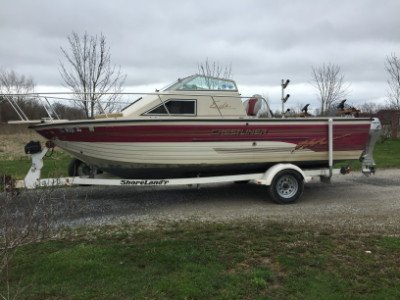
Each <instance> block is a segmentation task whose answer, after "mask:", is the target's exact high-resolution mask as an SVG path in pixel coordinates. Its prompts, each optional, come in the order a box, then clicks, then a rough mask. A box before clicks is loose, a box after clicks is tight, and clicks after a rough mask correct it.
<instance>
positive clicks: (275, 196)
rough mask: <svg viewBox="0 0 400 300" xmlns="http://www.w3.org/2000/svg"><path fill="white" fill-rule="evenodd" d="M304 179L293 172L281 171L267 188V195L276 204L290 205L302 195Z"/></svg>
mask: <svg viewBox="0 0 400 300" xmlns="http://www.w3.org/2000/svg"><path fill="white" fill-rule="evenodd" d="M303 190H304V178H303V176H302V175H301V174H300V173H299V172H297V171H295V170H282V171H280V172H279V173H278V174H276V175H275V177H274V178H273V180H272V182H271V185H270V186H269V187H268V192H269V195H270V196H271V198H272V200H273V201H274V202H276V203H278V204H292V203H295V202H296V201H298V200H299V199H300V197H301V195H302V194H303Z"/></svg>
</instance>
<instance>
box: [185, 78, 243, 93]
mask: <svg viewBox="0 0 400 300" xmlns="http://www.w3.org/2000/svg"><path fill="white" fill-rule="evenodd" d="M177 90H180V91H185V90H186V91H196V90H219V91H236V90H237V87H236V84H235V82H233V81H232V80H225V79H220V78H213V77H207V76H196V77H194V78H192V79H191V80H189V81H187V82H184V83H183V84H182V85H181V86H180V87H178V88H177Z"/></svg>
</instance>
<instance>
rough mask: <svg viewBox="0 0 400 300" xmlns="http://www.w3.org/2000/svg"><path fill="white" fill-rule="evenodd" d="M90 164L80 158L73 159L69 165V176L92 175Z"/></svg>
mask: <svg viewBox="0 0 400 300" xmlns="http://www.w3.org/2000/svg"><path fill="white" fill-rule="evenodd" d="M90 172H91V171H90V166H88V165H87V164H85V163H84V162H83V161H81V160H79V159H76V158H74V159H72V160H71V162H70V164H69V166H68V176H71V177H75V176H79V177H86V176H90Z"/></svg>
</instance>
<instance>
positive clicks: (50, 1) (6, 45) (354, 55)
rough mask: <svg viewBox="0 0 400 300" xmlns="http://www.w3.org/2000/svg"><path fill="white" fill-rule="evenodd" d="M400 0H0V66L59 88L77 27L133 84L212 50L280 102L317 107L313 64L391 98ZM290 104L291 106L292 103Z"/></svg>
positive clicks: (248, 84) (361, 97)
mask: <svg viewBox="0 0 400 300" xmlns="http://www.w3.org/2000/svg"><path fill="white" fill-rule="evenodd" d="M399 12H400V0H381V1H376V0H335V1H333V0H330V1H322V0H315V1H311V0H307V1H305V0H302V1H294V0H286V1H272V0H258V1H256V0H253V1H252V0H235V1H233V0H229V1H225V0H223V1H219V0H212V1H210V0H196V1H192V0H181V1H177V0H168V1H162V0H159V1H152V0H146V1H118V0H112V1H100V0H96V1H87V0H86V1H83V0H79V1H78V0H68V1H67V0H64V1H55V0H46V1H45V0H35V1H32V0H25V1H20V0H0V37H1V42H0V67H1V68H3V69H12V70H15V71H16V72H18V73H20V74H25V75H30V76H32V77H33V78H34V81H35V82H36V84H37V86H38V87H37V91H41V90H42V91H43V90H49V89H51V90H56V89H59V88H60V86H61V83H62V81H61V76H60V74H59V71H58V61H59V59H60V58H61V53H60V46H63V47H67V46H68V45H67V39H66V37H67V35H68V34H70V33H71V31H76V32H77V33H83V32H84V31H87V32H88V33H89V34H100V33H103V34H104V35H105V36H106V37H107V41H108V44H109V46H110V47H111V55H112V61H113V63H115V64H117V65H120V66H121V68H122V70H123V71H124V72H125V73H126V74H127V80H126V85H127V86H128V90H129V91H131V90H133V89H134V87H136V88H137V89H139V91H142V92H145V91H152V90H154V88H156V87H157V88H160V87H162V85H163V84H166V83H169V82H171V81H173V80H175V79H176V78H178V77H184V76H187V75H190V74H192V73H196V72H197V65H198V63H199V62H202V61H205V59H206V58H208V59H209V60H210V61H217V62H219V63H220V64H221V65H230V64H231V65H232V75H233V78H234V79H235V80H236V81H237V83H238V85H239V88H240V89H241V91H242V93H243V94H254V93H263V94H269V96H270V98H271V100H272V102H273V103H275V105H274V106H275V107H279V101H280V100H279V98H280V87H279V84H280V81H281V79H282V78H285V79H286V78H289V79H290V80H291V85H289V87H288V90H287V92H288V93H290V94H291V95H292V97H291V99H290V100H289V102H290V103H291V104H292V105H295V103H296V102H299V103H312V104H313V105H315V106H316V105H317V102H316V100H315V99H316V95H315V91H314V90H313V88H312V87H311V86H310V84H309V82H310V80H311V66H318V65H321V64H323V63H329V62H331V63H335V64H338V65H340V67H341V69H342V72H343V74H344V76H345V79H346V80H347V81H348V82H349V83H350V84H351V87H350V94H349V96H348V99H349V101H350V102H351V103H354V104H362V103H364V102H366V101H374V102H379V101H380V102H382V101H384V99H385V97H386V90H387V85H386V73H385V71H384V61H385V57H386V56H387V55H388V54H390V53H393V52H395V53H397V54H398V55H400V18H399ZM289 106H290V105H289Z"/></svg>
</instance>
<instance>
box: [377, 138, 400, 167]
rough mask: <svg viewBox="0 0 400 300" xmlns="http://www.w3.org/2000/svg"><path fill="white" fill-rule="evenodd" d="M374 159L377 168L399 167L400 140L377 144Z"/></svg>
mask: <svg viewBox="0 0 400 300" xmlns="http://www.w3.org/2000/svg"><path fill="white" fill-rule="evenodd" d="M374 159H375V163H376V165H377V167H378V168H394V167H397V168H398V167H400V139H398V140H386V141H384V142H380V143H377V144H376V146H375V152H374Z"/></svg>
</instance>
